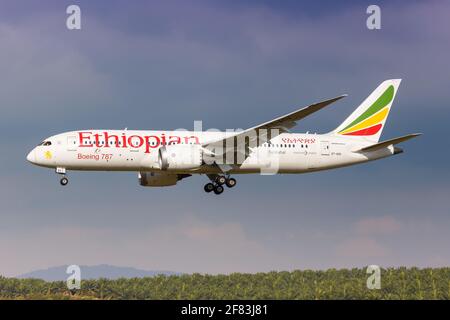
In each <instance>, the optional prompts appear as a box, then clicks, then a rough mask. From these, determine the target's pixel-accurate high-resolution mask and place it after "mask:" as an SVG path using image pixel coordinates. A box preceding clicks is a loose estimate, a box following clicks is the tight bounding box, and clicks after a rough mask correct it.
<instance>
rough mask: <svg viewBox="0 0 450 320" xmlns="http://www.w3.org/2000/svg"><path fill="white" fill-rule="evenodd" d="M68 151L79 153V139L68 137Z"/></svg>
mask: <svg viewBox="0 0 450 320" xmlns="http://www.w3.org/2000/svg"><path fill="white" fill-rule="evenodd" d="M67 151H77V137H76V136H68V137H67Z"/></svg>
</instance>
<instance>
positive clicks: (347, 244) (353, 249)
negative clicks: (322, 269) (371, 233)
mask: <svg viewBox="0 0 450 320" xmlns="http://www.w3.org/2000/svg"><path fill="white" fill-rule="evenodd" d="M389 253H390V251H389V250H388V249H387V248H385V247H384V246H382V245H381V244H380V243H378V242H377V241H376V240H375V239H372V238H367V237H357V238H351V239H348V240H345V241H344V242H343V243H341V244H339V245H338V246H337V247H336V255H337V256H338V257H339V258H340V259H341V260H342V259H346V258H349V259H351V261H353V262H354V261H355V260H356V261H358V260H359V259H367V258H384V257H386V256H387V255H388V254H389ZM362 264H364V263H362Z"/></svg>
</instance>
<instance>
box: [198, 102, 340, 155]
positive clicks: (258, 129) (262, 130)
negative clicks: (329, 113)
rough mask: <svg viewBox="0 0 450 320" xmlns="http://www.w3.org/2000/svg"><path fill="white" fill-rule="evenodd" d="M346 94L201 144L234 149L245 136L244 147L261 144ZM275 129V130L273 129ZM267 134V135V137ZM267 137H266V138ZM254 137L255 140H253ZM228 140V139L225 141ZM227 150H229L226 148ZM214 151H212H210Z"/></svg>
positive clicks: (209, 146) (211, 147)
mask: <svg viewBox="0 0 450 320" xmlns="http://www.w3.org/2000/svg"><path fill="white" fill-rule="evenodd" d="M346 96H347V95H346V94H344V95H340V96H338V97H336V98H333V99H329V100H325V101H321V102H318V103H314V104H312V105H309V106H307V107H304V108H301V109H299V110H296V111H294V112H291V113H288V114H286V115H284V116H281V117H278V118H275V119H273V120H270V121H267V122H264V123H261V124H259V125H257V126H254V127H251V128H249V129H246V130H243V131H240V132H232V133H229V134H228V135H227V136H226V137H225V138H223V139H220V140H216V141H210V142H207V143H205V144H204V145H203V147H204V148H207V149H210V150H211V149H214V146H219V145H220V146H225V145H228V146H230V145H234V148H235V149H236V147H237V144H236V143H234V142H235V141H237V139H239V138H243V137H247V136H248V139H245V144H246V146H245V147H246V148H247V147H248V145H252V144H253V145H255V143H256V145H257V146H258V145H261V144H262V143H264V142H266V141H267V140H270V139H272V138H274V137H276V136H277V135H280V134H282V133H285V132H289V129H291V128H292V127H294V126H296V125H297V122H298V121H299V120H301V119H303V118H305V117H307V116H309V115H310V114H312V113H314V112H317V111H319V110H321V109H323V108H325V107H326V106H328V105H330V104H332V103H333V102H336V101H338V100H340V99H342V98H344V97H346ZM273 129H275V130H273ZM252 132H253V133H256V134H253V135H250V133H252ZM268 136H269V137H268ZM267 138H268V139H267ZM255 139H256V140H257V141H255ZM227 140H230V141H227ZM228 151H229V150H228ZM235 151H236V150H235ZM212 153H214V151H212Z"/></svg>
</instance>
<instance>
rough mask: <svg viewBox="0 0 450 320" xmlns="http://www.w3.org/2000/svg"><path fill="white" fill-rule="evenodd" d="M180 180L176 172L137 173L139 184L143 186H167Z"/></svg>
mask: <svg viewBox="0 0 450 320" xmlns="http://www.w3.org/2000/svg"><path fill="white" fill-rule="evenodd" d="M178 180H180V179H179V177H178V175H177V174H167V173H159V172H141V173H139V184H140V185H141V186H144V187H167V186H174V185H176V184H177V181H178Z"/></svg>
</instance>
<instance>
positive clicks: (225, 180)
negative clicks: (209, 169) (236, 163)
mask: <svg viewBox="0 0 450 320" xmlns="http://www.w3.org/2000/svg"><path fill="white" fill-rule="evenodd" d="M210 179H211V178H210ZM211 181H212V182H208V183H207V184H205V186H204V188H203V189H204V190H205V192H208V193H209V192H211V191H214V193H215V194H221V193H222V192H223V190H224V188H223V185H226V186H227V187H228V188H233V187H234V186H235V185H236V179H234V178H230V177H229V176H217V177H216V178H213V179H211Z"/></svg>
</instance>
